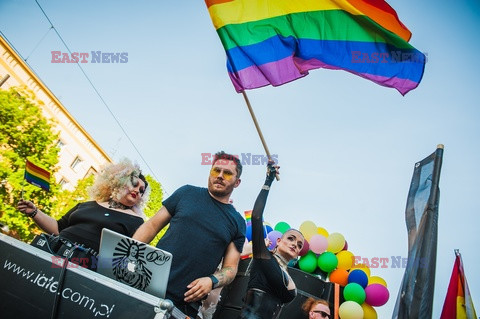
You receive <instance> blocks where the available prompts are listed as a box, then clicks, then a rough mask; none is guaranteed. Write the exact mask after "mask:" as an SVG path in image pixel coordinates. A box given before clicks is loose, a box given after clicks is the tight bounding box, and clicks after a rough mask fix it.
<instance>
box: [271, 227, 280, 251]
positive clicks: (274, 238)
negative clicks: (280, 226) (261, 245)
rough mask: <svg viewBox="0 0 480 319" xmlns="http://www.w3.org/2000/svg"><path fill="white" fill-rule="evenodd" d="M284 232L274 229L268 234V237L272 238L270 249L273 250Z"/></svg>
mask: <svg viewBox="0 0 480 319" xmlns="http://www.w3.org/2000/svg"><path fill="white" fill-rule="evenodd" d="M282 235H283V234H282V233H281V232H279V231H278V230H272V231H271V232H269V233H268V234H267V237H268V239H270V245H269V246H268V249H270V250H272V249H274V248H275V247H276V246H277V239H278V238H280V237H282Z"/></svg>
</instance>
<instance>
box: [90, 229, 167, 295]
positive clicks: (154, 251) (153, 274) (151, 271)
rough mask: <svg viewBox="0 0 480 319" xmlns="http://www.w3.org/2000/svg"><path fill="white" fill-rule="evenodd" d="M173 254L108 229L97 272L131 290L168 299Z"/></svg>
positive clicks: (103, 238)
mask: <svg viewBox="0 0 480 319" xmlns="http://www.w3.org/2000/svg"><path fill="white" fill-rule="evenodd" d="M172 258H173V257H172V254H171V253H169V252H167V251H164V250H162V249H158V248H156V247H153V246H150V245H147V244H145V243H142V242H140V241H138V240H135V239H132V238H130V237H127V236H125V235H122V234H119V233H116V232H114V231H112V230H109V229H106V228H104V229H103V230H102V237H101V239H100V251H99V254H98V265H97V272H98V273H99V274H102V275H104V276H106V277H109V278H112V279H115V280H116V281H119V282H121V283H124V284H126V285H128V286H130V287H133V288H137V289H140V290H142V291H145V292H147V293H149V294H151V295H154V296H156V297H159V298H165V293H166V291H167V283H168V276H169V274H170V267H171V265H172Z"/></svg>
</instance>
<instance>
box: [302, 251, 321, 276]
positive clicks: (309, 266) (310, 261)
mask: <svg viewBox="0 0 480 319" xmlns="http://www.w3.org/2000/svg"><path fill="white" fill-rule="evenodd" d="M298 266H299V267H300V269H301V270H303V271H305V272H308V273H312V272H314V271H315V269H316V268H317V256H316V255H315V254H314V253H313V252H311V251H309V252H308V253H307V254H306V255H305V256H302V257H300V259H299V260H298Z"/></svg>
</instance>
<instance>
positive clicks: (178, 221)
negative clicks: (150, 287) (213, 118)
mask: <svg viewBox="0 0 480 319" xmlns="http://www.w3.org/2000/svg"><path fill="white" fill-rule="evenodd" d="M241 173H242V165H241V163H240V161H239V160H238V158H236V157H234V156H232V155H229V154H226V153H224V152H219V153H217V154H215V157H214V159H213V164H212V168H211V170H210V176H209V178H208V188H201V187H195V186H191V185H186V186H183V187H181V188H179V189H178V190H176V191H175V192H174V193H173V194H172V195H171V196H170V197H169V198H167V199H166V200H165V201H164V202H163V207H162V208H161V209H160V210H159V211H158V212H157V213H156V214H155V216H153V217H152V218H151V219H150V220H148V221H147V222H145V223H144V224H143V225H142V226H141V227H140V228H139V229H138V230H137V232H136V233H135V234H134V236H133V238H135V239H137V240H140V241H143V242H146V243H148V242H150V241H151V240H152V239H153V238H154V237H155V235H156V234H157V233H158V232H159V231H160V230H161V229H162V228H163V227H165V226H166V225H167V224H168V223H170V227H169V228H168V230H167V232H166V233H165V235H164V236H163V237H162V238H161V239H160V241H159V242H158V244H157V247H158V248H161V249H164V250H166V251H169V252H170V253H172V254H173V261H172V268H171V271H170V277H169V282H168V287H167V294H166V298H167V299H170V300H172V301H173V303H174V304H175V306H176V307H177V308H179V309H180V310H182V311H184V312H185V314H187V315H190V316H193V317H194V316H195V315H196V312H197V307H198V305H199V303H196V304H192V303H195V302H198V301H200V300H201V299H203V298H205V297H206V296H207V295H208V293H209V292H210V291H211V290H212V289H213V288H217V287H222V286H225V285H227V284H229V283H230V282H232V281H233V279H234V278H235V275H236V273H237V266H238V261H239V260H240V253H241V251H242V248H243V244H244V243H245V220H244V219H243V217H242V216H241V215H240V213H238V212H237V211H236V209H235V208H234V207H233V205H232V204H231V203H230V195H231V194H232V192H233V190H234V189H235V188H236V187H238V185H240V182H241V180H240V175H241ZM222 259H223V263H222V268H221V269H220V270H217V266H218V265H219V263H220V262H221V261H222Z"/></svg>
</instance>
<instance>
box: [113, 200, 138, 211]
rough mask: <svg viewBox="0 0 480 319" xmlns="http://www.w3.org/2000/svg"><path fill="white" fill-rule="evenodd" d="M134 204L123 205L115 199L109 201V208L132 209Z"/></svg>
mask: <svg viewBox="0 0 480 319" xmlns="http://www.w3.org/2000/svg"><path fill="white" fill-rule="evenodd" d="M132 207H133V206H127V205H123V204H122V203H119V202H116V201H114V200H113V199H110V200H109V201H108V208H117V209H132Z"/></svg>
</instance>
